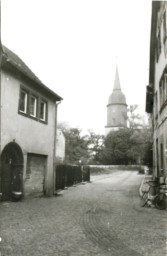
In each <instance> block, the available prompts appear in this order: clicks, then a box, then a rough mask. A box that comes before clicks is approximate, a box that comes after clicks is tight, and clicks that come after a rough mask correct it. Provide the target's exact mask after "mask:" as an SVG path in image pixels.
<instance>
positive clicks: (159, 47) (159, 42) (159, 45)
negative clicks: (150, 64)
mask: <svg viewBox="0 0 167 256" xmlns="http://www.w3.org/2000/svg"><path fill="white" fill-rule="evenodd" d="M160 54H161V30H160V28H159V31H158V36H157V61H158V59H159V56H160Z"/></svg>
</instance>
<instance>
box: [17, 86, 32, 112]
mask: <svg viewBox="0 0 167 256" xmlns="http://www.w3.org/2000/svg"><path fill="white" fill-rule="evenodd" d="M22 92H24V93H25V95H26V104H25V103H24V108H25V110H24V111H23V110H21V109H20V108H21V94H22ZM28 101H29V93H28V90H27V89H25V88H24V87H22V86H21V88H20V96H19V107H18V112H19V113H20V114H22V115H26V116H27V115H28Z"/></svg>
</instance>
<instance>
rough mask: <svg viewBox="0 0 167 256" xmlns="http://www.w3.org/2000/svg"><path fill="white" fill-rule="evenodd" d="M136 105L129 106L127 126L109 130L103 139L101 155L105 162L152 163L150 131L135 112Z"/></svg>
mask: <svg viewBox="0 0 167 256" xmlns="http://www.w3.org/2000/svg"><path fill="white" fill-rule="evenodd" d="M137 109H138V106H137V105H133V106H130V107H129V110H128V128H121V129H120V130H118V131H111V132H110V133H109V134H108V135H107V136H106V138H105V140H104V149H103V152H102V155H101V159H102V162H103V163H106V164H138V163H144V164H149V165H151V164H152V157H151V153H152V152H151V149H152V139H151V137H152V132H151V128H150V127H148V125H145V124H143V123H142V117H141V116H140V115H139V114H138V113H136V110H137Z"/></svg>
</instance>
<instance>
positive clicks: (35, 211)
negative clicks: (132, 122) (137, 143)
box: [0, 171, 167, 256]
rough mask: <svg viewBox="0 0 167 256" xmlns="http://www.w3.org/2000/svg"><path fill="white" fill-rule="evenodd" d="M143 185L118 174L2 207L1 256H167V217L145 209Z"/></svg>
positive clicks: (131, 174)
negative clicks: (141, 193) (141, 189)
mask: <svg viewBox="0 0 167 256" xmlns="http://www.w3.org/2000/svg"><path fill="white" fill-rule="evenodd" d="M142 179H143V175H138V174H137V172H132V171H117V172H115V173H113V174H110V175H99V176H92V177H91V181H92V182H91V183H87V184H80V185H77V186H76V187H71V188H69V189H68V190H64V191H61V192H60V193H59V195H58V196H54V197H50V198H44V197H41V198H35V199H29V200H28V199H27V200H24V201H22V202H4V203H1V209H0V212H1V213H0V220H1V231H0V232H1V237H2V241H1V255H2V256H10V255H12V256H49V255H55V256H95V255H96V256H105V255H111V256H142V255H143V256H166V255H167V221H166V217H167V211H160V210H157V209H155V208H153V209H152V208H147V207H141V205H142V203H143V201H142V200H141V198H140V197H139V185H140V183H141V181H142Z"/></svg>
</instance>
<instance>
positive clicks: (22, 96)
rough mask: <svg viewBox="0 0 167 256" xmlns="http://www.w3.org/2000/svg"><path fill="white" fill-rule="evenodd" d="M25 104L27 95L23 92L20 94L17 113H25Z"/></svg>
mask: <svg viewBox="0 0 167 256" xmlns="http://www.w3.org/2000/svg"><path fill="white" fill-rule="evenodd" d="M27 102H28V93H27V92H26V91H24V90H21V92H20V106H19V111H20V112H22V113H25V114H26V113H27Z"/></svg>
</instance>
